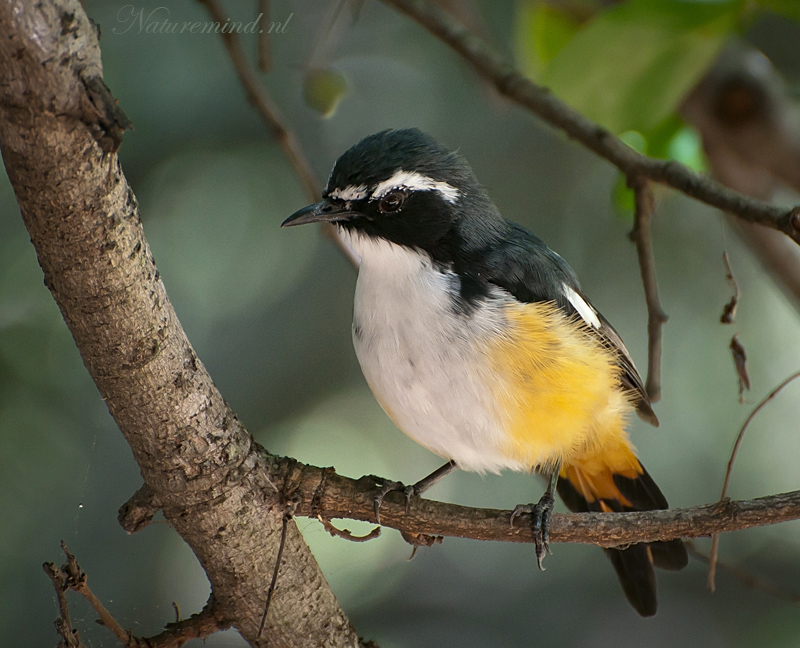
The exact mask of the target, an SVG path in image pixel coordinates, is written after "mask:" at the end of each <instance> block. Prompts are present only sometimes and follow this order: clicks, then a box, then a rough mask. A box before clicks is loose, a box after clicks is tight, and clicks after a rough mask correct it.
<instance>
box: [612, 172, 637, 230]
mask: <svg viewBox="0 0 800 648" xmlns="http://www.w3.org/2000/svg"><path fill="white" fill-rule="evenodd" d="M611 205H612V207H613V208H614V213H615V214H616V216H617V218H619V219H621V220H626V221H632V220H633V210H634V208H635V206H636V205H635V204H634V196H633V191H632V190H631V189H630V187H628V180H627V178H626V177H625V174H624V173H618V174H617V180H616V182H615V183H614V188H613V189H612V190H611Z"/></svg>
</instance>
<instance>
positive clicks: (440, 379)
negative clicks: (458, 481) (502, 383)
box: [343, 231, 527, 472]
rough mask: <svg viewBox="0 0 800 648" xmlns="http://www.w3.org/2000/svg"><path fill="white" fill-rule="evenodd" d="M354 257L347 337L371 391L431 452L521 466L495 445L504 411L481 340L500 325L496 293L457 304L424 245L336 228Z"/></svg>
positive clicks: (484, 464)
mask: <svg viewBox="0 0 800 648" xmlns="http://www.w3.org/2000/svg"><path fill="white" fill-rule="evenodd" d="M343 234H344V235H345V238H346V239H347V241H348V243H349V244H350V245H351V246H352V247H353V249H354V250H355V251H356V252H357V253H358V254H359V256H361V259H362V262H361V267H360V270H359V275H358V282H357V285H356V294H355V307H354V316H353V342H354V346H355V351H356V355H357V356H358V360H359V362H360V364H361V369H362V371H363V373H364V376H365V378H366V380H367V383H368V384H369V386H370V388H371V389H372V392H373V393H374V394H375V397H376V398H377V400H378V401H379V402H380V404H381V406H382V407H383V408H384V410H386V412H387V414H388V415H389V416H390V417H391V418H392V420H393V421H394V422H395V424H396V425H397V426H398V427H399V428H400V429H401V430H403V432H405V433H406V434H407V435H408V436H410V437H411V438H412V439H414V440H415V441H417V442H418V443H420V444H421V445H423V446H425V447H426V448H428V449H429V450H431V451H432V452H435V453H436V454H438V455H440V456H442V457H445V458H447V459H454V460H455V461H456V462H457V463H458V465H459V467H461V468H463V469H466V470H475V471H479V472H483V471H492V472H497V471H499V470H501V469H503V468H512V469H516V470H520V469H525V468H527V466H521V465H518V462H517V461H515V460H513V459H511V458H509V457H508V456H507V453H503V452H501V451H500V447H502V446H503V441H504V438H505V434H506V432H505V430H504V424H503V415H502V413H500V412H498V411H497V406H496V403H495V399H494V398H493V397H492V394H491V391H490V386H491V385H492V384H493V381H494V379H495V378H494V376H492V375H491V372H490V364H489V359H488V357H487V355H486V350H487V347H488V340H489V338H490V337H491V336H495V335H498V334H499V333H501V332H502V330H503V329H504V327H505V326H506V323H505V318H504V316H503V309H502V305H501V304H502V299H503V297H502V296H500V295H498V299H497V300H492V301H491V303H492V304H494V305H493V306H492V305H489V304H486V303H484V304H482V305H481V306H480V307H479V308H475V309H472V310H471V311H469V312H467V313H465V312H464V311H463V310H459V309H458V307H457V303H456V301H454V299H453V295H454V294H455V295H457V294H458V289H459V282H458V277H457V275H455V274H454V273H451V272H448V271H445V270H442V269H440V268H438V267H436V266H435V265H434V264H433V263H432V261H431V260H430V258H429V257H428V256H427V255H425V254H424V253H418V252H416V251H414V250H411V249H409V248H405V247H403V246H399V245H395V244H392V243H389V242H387V241H384V240H382V239H377V238H372V237H366V236H360V235H358V234H357V233H356V234H351V233H348V232H346V231H344V232H343Z"/></svg>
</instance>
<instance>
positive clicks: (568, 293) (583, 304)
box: [561, 284, 600, 329]
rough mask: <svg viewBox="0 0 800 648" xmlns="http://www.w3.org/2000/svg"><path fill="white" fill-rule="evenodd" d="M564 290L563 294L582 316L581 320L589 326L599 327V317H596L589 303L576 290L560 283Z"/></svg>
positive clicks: (595, 312)
mask: <svg viewBox="0 0 800 648" xmlns="http://www.w3.org/2000/svg"><path fill="white" fill-rule="evenodd" d="M561 287H562V289H563V291H564V296H565V297H566V298H567V300H568V301H569V303H570V304H572V307H573V308H574V309H575V310H576V311H578V315H580V316H581V318H583V321H584V322H586V323H587V324H589V325H590V326H592V327H594V328H596V329H599V328H600V318H599V317H597V311H596V310H595V309H594V308H592V306H591V304H589V302H587V301H586V300H585V299H584V298H583V297H581V296H580V295H579V294H578V293H577V292H575V291H574V290H573V289H572V288H570V287H569V286H568V285H567V284H561Z"/></svg>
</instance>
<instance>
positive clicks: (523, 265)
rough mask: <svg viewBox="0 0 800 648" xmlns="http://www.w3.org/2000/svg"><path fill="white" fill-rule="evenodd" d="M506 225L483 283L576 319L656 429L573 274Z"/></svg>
mask: <svg viewBox="0 0 800 648" xmlns="http://www.w3.org/2000/svg"><path fill="white" fill-rule="evenodd" d="M509 225H510V231H509V233H508V235H507V237H506V238H504V240H503V242H502V243H501V244H499V245H497V246H493V248H492V250H491V252H489V254H488V255H487V257H486V258H485V259H484V263H483V264H482V265H483V268H482V270H483V272H482V273H481V274H482V275H483V279H485V280H486V281H488V282H489V283H492V284H495V285H496V286H500V287H501V288H504V289H505V290H507V291H508V292H509V293H511V294H512V295H513V296H514V297H515V298H516V299H518V300H519V301H521V302H526V303H532V302H538V301H553V302H556V303H557V304H558V306H559V308H561V309H562V310H563V311H564V312H566V313H568V314H569V315H570V316H578V317H581V318H582V319H583V320H584V321H586V323H587V324H588V326H587V329H588V330H589V331H591V332H592V333H593V334H594V335H596V336H597V338H598V340H599V341H600V343H601V344H602V345H603V346H604V347H606V348H607V349H609V350H610V351H611V352H612V353H614V355H615V356H616V358H617V362H618V364H619V366H620V368H621V369H622V375H621V378H620V379H621V381H622V385H623V387H624V388H625V389H626V390H627V391H629V392H630V393H631V394H632V395H633V396H634V404H635V406H636V410H637V412H638V414H639V416H640V417H641V418H642V419H644V420H645V421H647V422H648V423H651V424H653V425H655V426H658V418H656V415H655V413H654V412H653V409H652V407H650V399H649V398H648V396H647V392H646V391H645V387H644V384H643V383H642V378H641V377H640V376H639V372H638V371H637V370H636V366H635V365H634V364H633V359H632V358H631V354H630V353H629V352H628V349H627V348H626V347H625V344H624V343H623V342H622V338H620V336H619V333H617V332H616V331H615V330H614V327H613V326H611V324H610V323H609V322H608V320H607V319H606V318H605V317H603V315H601V314H600V313H599V312H597V310H596V309H595V308H594V307H593V306H592V305H591V303H590V302H589V300H588V299H587V298H586V297H585V296H584V295H583V293H582V292H581V289H580V285H579V283H578V279H577V277H576V276H575V272H574V271H573V270H572V268H570V267H569V265H567V262H566V261H564V259H562V258H561V257H560V256H558V254H556V253H555V252H553V251H552V250H551V249H550V248H549V247H547V245H545V243H544V242H543V241H542V240H541V239H539V238H538V237H537V236H536V235H534V234H532V233H531V232H529V231H528V230H526V229H525V228H523V227H521V226H520V225H516V224H514V223H509ZM563 286H568V287H569V288H570V289H572V290H573V291H574V292H575V293H576V294H577V296H578V299H580V300H583V302H585V303H586V304H587V305H588V307H589V309H590V313H589V319H593V318H591V314H592V313H593V314H594V315H596V321H595V322H592V321H589V319H587V316H586V314H585V313H581V312H579V311H578V310H577V309H576V307H575V306H574V305H573V304H572V302H571V301H570V300H569V298H568V297H567V293H566V292H565V290H564V289H563ZM579 303H580V302H579Z"/></svg>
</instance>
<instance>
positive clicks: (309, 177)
mask: <svg viewBox="0 0 800 648" xmlns="http://www.w3.org/2000/svg"><path fill="white" fill-rule="evenodd" d="M198 2H200V3H201V4H203V5H205V7H206V9H208V12H209V13H210V14H211V17H212V18H213V19H214V20H215V21H216V22H219V23H224V22H225V21H226V20H227V17H226V16H225V13H224V12H223V10H222V7H220V5H219V3H218V2H217V1H216V0H198ZM220 35H221V36H222V40H223V42H224V43H225V49H226V50H227V51H228V56H229V57H230V59H231V63H233V67H234V68H235V69H236V74H237V75H238V76H239V82H240V83H241V84H242V87H243V88H244V91H245V93H246V94H247V99H248V100H249V101H250V103H251V104H253V106H254V107H255V109H256V110H257V111H258V114H259V115H261V119H262V120H263V121H264V123H265V124H266V125H267V127H268V128H269V129H270V131H271V132H272V136H273V137H274V138H275V140H276V141H277V142H278V144H279V145H280V147H281V148H282V149H283V152H284V154H285V155H286V157H287V158H288V159H289V162H290V163H291V165H292V166H293V167H294V169H295V172H296V173H297V175H298V177H299V178H300V182H301V183H302V184H303V188H304V189H305V192H306V196H307V197H308V200H309V202H317V200H319V198H320V192H321V188H320V182H319V179H318V178H317V175H316V174H315V173H314V169H313V168H312V167H311V164H310V163H309V161H308V158H307V157H306V156H305V153H303V149H302V148H301V146H300V143H299V142H298V141H297V138H296V137H295V136H294V133H292V132H291V131H290V130H289V129H288V128H287V127H286V126H284V122H285V120H284V118H283V115H281V112H280V110H279V109H278V106H276V105H275V102H274V101H272V98H271V97H270V96H269V94H268V93H267V91H266V90H265V88H264V86H263V85H261V83H260V82H259V80H258V77H257V76H256V72H255V70H254V69H253V66H251V65H250V63H249V62H248V60H247V56H245V53H244V50H243V49H242V45H241V43H240V42H239V35H238V34H237V33H236V32H234V31H222V32H220ZM322 231H323V233H324V234H325V236H326V237H328V238H329V239H331V241H332V242H333V243H334V244H335V245H336V247H337V248H338V249H339V251H340V252H341V253H342V254H343V255H344V256H345V258H346V259H347V260H348V261H349V262H350V265H352V266H353V267H354V268H356V269H357V268H358V265H359V263H360V259H359V258H358V256H357V255H356V254H355V253H354V252H353V250H351V249H350V246H348V245H347V244H346V243H345V242H344V241H343V240H342V238H341V237H340V236H339V234H338V233H337V232H336V229H335V228H334V227H333V225H331V224H330V223H325V224H324V225H323V228H322Z"/></svg>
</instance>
